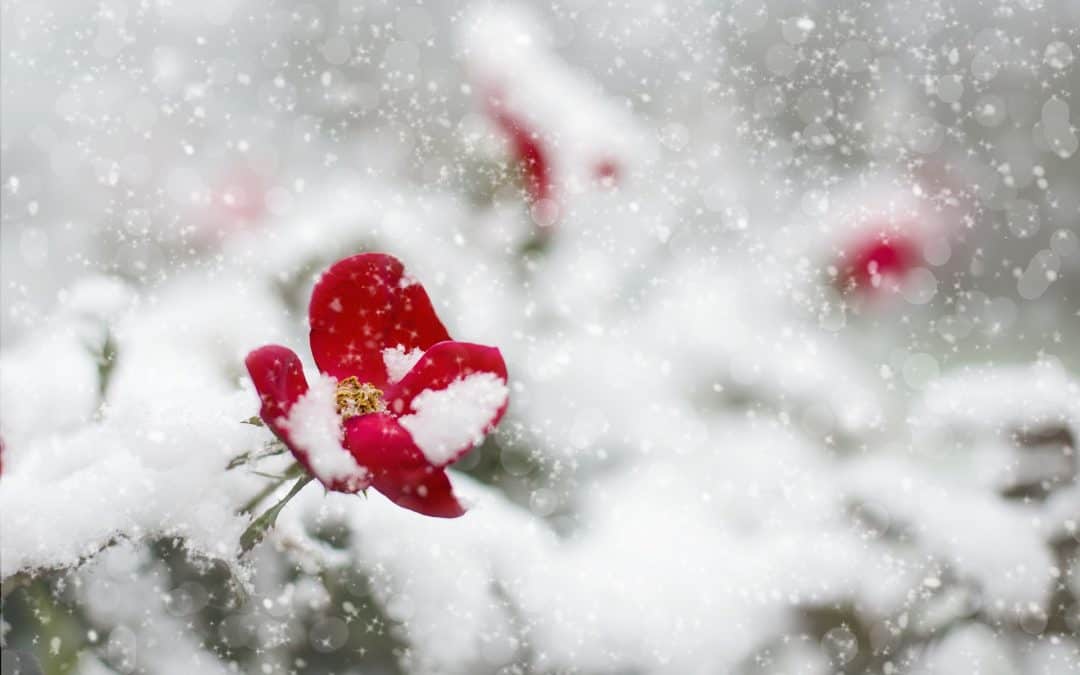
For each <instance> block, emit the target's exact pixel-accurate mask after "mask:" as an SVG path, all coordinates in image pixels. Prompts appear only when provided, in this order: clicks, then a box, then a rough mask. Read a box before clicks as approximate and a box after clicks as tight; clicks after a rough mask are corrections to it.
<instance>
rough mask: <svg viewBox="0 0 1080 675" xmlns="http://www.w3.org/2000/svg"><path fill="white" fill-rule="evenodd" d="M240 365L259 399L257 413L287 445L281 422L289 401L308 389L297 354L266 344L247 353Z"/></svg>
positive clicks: (290, 405)
mask: <svg viewBox="0 0 1080 675" xmlns="http://www.w3.org/2000/svg"><path fill="white" fill-rule="evenodd" d="M244 364H245V365H246V366H247V370H248V374H249V375H251V381H252V382H254V383H255V390H256V391H258V392H259V399H260V400H261V402H262V408H261V409H260V410H259V416H260V417H261V418H262V420H263V422H265V423H266V425H267V426H268V427H270V429H272V430H273V432H274V433H275V434H277V435H278V437H279V438H281V440H283V441H285V444H286V445H289V439H288V438H287V434H286V431H285V429H284V428H283V427H282V425H281V421H282V420H283V419H284V418H285V416H286V415H288V414H289V408H291V407H292V405H293V403H296V400H297V399H299V398H300V397H301V396H303V395H304V393H305V392H307V390H308V383H307V379H305V378H304V367H303V366H302V365H301V363H300V357H299V356H297V355H296V352H294V351H293V350H291V349H289V348H288V347H282V346H281V345H267V346H265V347H259V348H258V349H256V350H255V351H253V352H251V353H250V354H248V355H247V358H246V359H244ZM290 447H291V446H290Z"/></svg>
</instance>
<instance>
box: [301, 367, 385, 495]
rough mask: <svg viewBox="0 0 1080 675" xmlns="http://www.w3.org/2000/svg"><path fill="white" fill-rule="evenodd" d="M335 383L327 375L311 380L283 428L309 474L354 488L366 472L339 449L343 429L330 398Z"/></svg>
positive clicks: (348, 453)
mask: <svg viewBox="0 0 1080 675" xmlns="http://www.w3.org/2000/svg"><path fill="white" fill-rule="evenodd" d="M336 393H337V381H336V380H335V379H334V378H333V377H330V376H328V375H318V376H317V377H314V378H311V380H310V381H309V386H308V390H307V393H305V394H304V395H303V396H301V397H300V398H299V400H297V401H296V403H294V404H293V406H292V408H291V409H290V410H289V415H288V417H287V418H286V420H285V422H284V423H283V426H284V427H285V428H286V429H288V431H289V434H290V436H291V438H292V441H293V442H294V443H295V444H296V446H297V448H299V449H301V450H303V451H304V452H306V453H307V458H308V463H309V464H310V465H311V469H312V471H313V472H314V473H315V475H316V476H317V477H318V478H319V480H321V481H323V482H324V483H328V484H329V483H334V482H337V481H344V482H346V483H350V484H354V486H355V484H357V483H358V482H359V481H360V480H362V478H363V477H364V475H365V474H366V473H367V471H366V470H365V469H364V468H363V467H361V466H360V465H359V464H358V463H357V461H356V458H354V457H353V456H352V454H351V453H350V452H349V451H348V450H346V449H345V448H344V447H343V446H342V444H341V443H342V440H343V437H344V433H345V431H344V429H343V428H342V426H341V416H340V415H338V412H337V404H336V403H335V400H334V397H335V394H336Z"/></svg>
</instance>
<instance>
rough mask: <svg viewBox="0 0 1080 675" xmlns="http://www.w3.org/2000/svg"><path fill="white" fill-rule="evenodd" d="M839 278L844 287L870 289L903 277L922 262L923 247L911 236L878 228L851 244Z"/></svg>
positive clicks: (840, 284) (841, 286)
mask: <svg viewBox="0 0 1080 675" xmlns="http://www.w3.org/2000/svg"><path fill="white" fill-rule="evenodd" d="M846 250H847V253H846V255H845V260H843V261H842V262H841V265H840V266H839V267H840V275H839V277H838V278H837V282H838V284H839V287H840V289H841V290H846V289H854V290H857V291H859V292H862V293H870V292H873V291H875V290H878V289H880V288H881V286H882V283H883V282H885V281H892V282H896V281H901V280H903V279H904V278H905V277H906V276H907V275H908V273H909V272H911V271H912V270H913V269H915V267H917V266H918V265H919V247H918V245H917V244H916V242H915V240H914V239H912V237H911V236H909V235H907V234H904V233H900V232H896V233H892V232H890V233H883V232H877V231H875V234H873V235H872V236H868V237H864V238H862V239H860V240H857V241H855V242H853V243H852V244H851V245H850V246H848V247H847V249H846Z"/></svg>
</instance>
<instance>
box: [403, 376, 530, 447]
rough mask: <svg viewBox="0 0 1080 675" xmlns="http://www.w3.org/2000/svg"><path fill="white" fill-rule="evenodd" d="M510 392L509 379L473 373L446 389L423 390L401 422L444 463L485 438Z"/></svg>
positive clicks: (421, 445) (422, 445) (418, 441)
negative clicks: (507, 383) (410, 411)
mask: <svg viewBox="0 0 1080 675" xmlns="http://www.w3.org/2000/svg"><path fill="white" fill-rule="evenodd" d="M508 395H509V389H508V388H507V386H506V382H505V381H504V380H502V379H501V378H499V377H498V376H496V375H494V374H493V373H473V374H472V375H468V376H466V377H463V378H458V379H457V380H455V381H454V382H451V383H450V385H449V386H447V387H446V388H445V389H427V390H424V391H422V392H420V394H418V395H417V396H416V398H414V399H413V401H412V409H413V410H414V411H415V412H414V413H413V414H411V415H405V416H403V417H401V418H400V419H399V420H398V421H399V422H400V423H401V426H403V427H405V429H406V430H408V432H409V433H410V434H412V437H413V440H415V441H416V444H417V446H419V447H420V450H421V452H423V453H424V456H425V457H427V459H428V461H430V462H431V463H432V464H435V465H441V464H445V463H446V462H448V461H450V460H451V459H452V458H453V457H454V456H455V455H457V454H458V453H459V451H460V450H461V449H462V448H463V447H466V446H468V445H472V444H475V443H477V442H479V441H480V440H481V439H482V438H483V437H484V433H485V432H486V431H487V429H488V427H489V425H490V424H491V421H492V420H493V419H494V418H495V416H496V415H497V414H498V411H499V408H501V407H502V406H503V404H505V403H506V398H507V396H508Z"/></svg>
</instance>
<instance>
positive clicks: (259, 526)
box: [240, 475, 312, 555]
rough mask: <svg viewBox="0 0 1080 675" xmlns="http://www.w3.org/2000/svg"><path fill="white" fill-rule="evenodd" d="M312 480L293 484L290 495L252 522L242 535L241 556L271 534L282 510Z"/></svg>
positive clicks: (307, 477) (303, 479) (305, 477)
mask: <svg viewBox="0 0 1080 675" xmlns="http://www.w3.org/2000/svg"><path fill="white" fill-rule="evenodd" d="M311 479H312V477H311V476H310V475H305V476H302V477H301V478H300V479H299V480H297V481H296V483H294V484H293V486H292V489H290V490H289V493H288V494H287V495H285V496H284V497H282V499H281V501H279V502H278V503H277V504H274V505H273V506H271V507H270V508H269V509H268V510H267V511H266V512H265V513H263V514H262V515H261V516H259V517H258V518H256V519H255V520H253V521H251V524H250V525H248V528H247V529H246V530H244V533H243V534H242V535H240V555H244V554H245V553H247V552H248V551H250V550H251V549H253V548H255V546H257V545H258V543H259V542H261V541H262V540H263V539H264V538H265V537H266V533H267V532H269V531H270V528H272V527H273V526H274V523H275V522H277V517H278V514H279V513H281V509H283V508H285V505H286V504H288V503H289V500H290V499H292V498H293V497H295V496H296V495H297V493H299V492H300V490H302V489H303V488H304V486H305V485H307V484H308V483H310V482H311Z"/></svg>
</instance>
